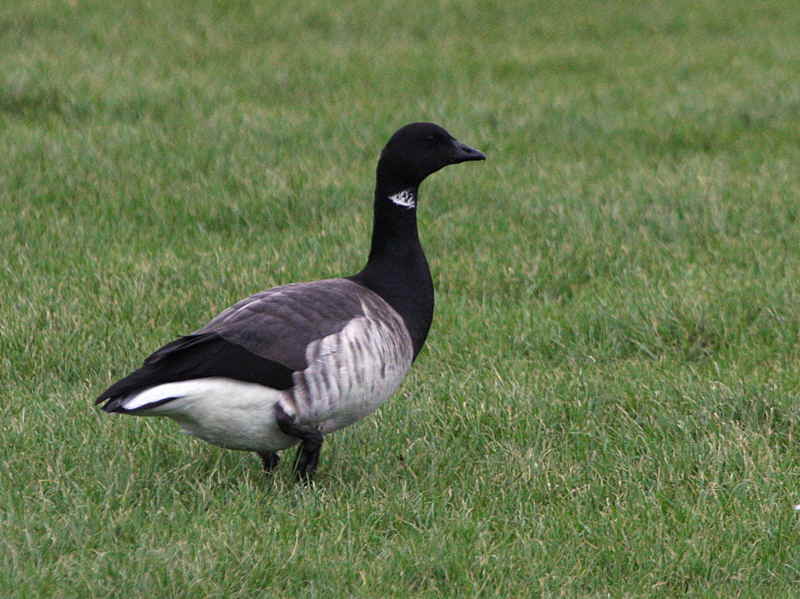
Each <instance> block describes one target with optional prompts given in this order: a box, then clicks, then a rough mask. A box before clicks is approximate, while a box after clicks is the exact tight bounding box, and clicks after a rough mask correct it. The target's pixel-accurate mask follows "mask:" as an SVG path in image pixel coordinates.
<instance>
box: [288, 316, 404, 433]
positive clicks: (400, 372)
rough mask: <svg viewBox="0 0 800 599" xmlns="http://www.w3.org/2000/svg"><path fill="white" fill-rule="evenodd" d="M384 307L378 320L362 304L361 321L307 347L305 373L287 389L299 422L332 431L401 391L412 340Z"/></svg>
mask: <svg viewBox="0 0 800 599" xmlns="http://www.w3.org/2000/svg"><path fill="white" fill-rule="evenodd" d="M385 308H386V311H385V312H384V313H382V314H381V315H380V317H378V316H377V315H373V314H372V313H371V312H370V310H369V308H368V307H367V306H366V305H364V304H363V303H362V309H363V311H364V316H361V317H358V318H354V319H353V320H351V321H350V322H349V323H348V324H347V326H346V327H344V328H343V329H342V330H341V331H339V332H338V333H335V334H333V335H328V336H327V337H323V338H322V339H320V340H318V341H315V342H313V343H311V344H310V345H309V346H308V349H307V350H306V360H307V361H308V368H306V369H305V370H304V371H303V372H298V373H295V379H294V380H295V386H294V388H293V389H292V399H293V400H294V402H293V403H294V407H295V410H294V411H295V414H296V416H297V418H298V421H299V422H301V423H304V424H312V425H314V426H317V427H318V428H319V429H320V430H321V431H322V432H324V433H328V432H331V431H335V430H337V429H340V428H342V427H345V426H347V425H349V424H352V423H353V422H356V421H357V420H360V419H361V418H363V417H364V416H366V415H367V414H369V413H371V412H373V411H375V410H376V409H377V408H378V406H380V405H381V404H382V403H383V402H384V401H386V400H387V399H388V398H389V397H390V396H391V395H392V393H394V392H395V390H396V389H397V388H398V387H399V386H400V383H402V382H403V379H404V378H405V376H406V373H407V372H408V370H409V368H410V367H411V360H412V357H413V349H412V344H411V338H410V337H409V336H408V332H407V331H406V328H405V324H404V323H403V321H402V318H401V317H400V316H399V315H398V314H397V313H396V312H395V311H394V310H392V309H391V308H390V307H389V306H388V304H387V305H386V306H385Z"/></svg>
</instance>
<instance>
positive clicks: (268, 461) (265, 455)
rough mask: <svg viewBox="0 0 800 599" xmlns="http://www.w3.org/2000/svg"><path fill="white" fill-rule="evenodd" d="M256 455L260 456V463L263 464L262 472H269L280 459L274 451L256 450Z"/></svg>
mask: <svg viewBox="0 0 800 599" xmlns="http://www.w3.org/2000/svg"><path fill="white" fill-rule="evenodd" d="M256 453H257V454H258V456H259V457H260V458H261V463H262V464H264V472H266V473H267V474H269V473H270V472H272V471H273V470H274V469H275V467H276V466H277V465H278V462H280V461H281V459H280V458H279V457H278V454H277V453H275V452H274V451H257V452H256Z"/></svg>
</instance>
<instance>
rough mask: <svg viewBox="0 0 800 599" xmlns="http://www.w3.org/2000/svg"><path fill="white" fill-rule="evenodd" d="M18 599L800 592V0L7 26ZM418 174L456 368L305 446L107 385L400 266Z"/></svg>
mask: <svg viewBox="0 0 800 599" xmlns="http://www.w3.org/2000/svg"><path fill="white" fill-rule="evenodd" d="M0 32H2V35H0V52H1V53H2V54H1V55H2V57H3V61H2V64H3V68H2V69H0V149H1V150H2V158H1V159H0V267H1V268H0V289H1V290H2V296H3V301H2V303H1V304H0V390H1V392H0V393H1V395H0V431H2V432H1V433H0V435H1V437H0V596H2V597H14V598H16V597H20V598H26V599H27V598H32V597H65V598H71V597H187V598H188V597H192V598H194V597H210V598H225V599H234V598H250V597H253V598H255V597H259V598H261V597H359V598H373V597H374V598H379V597H380V598H383V597H412V596H413V597H437V598H438V597H502V598H511V597H513V598H517V597H591V598H594V597H598V598H599V597H725V598H731V597H758V598H765V597H770V598H780V597H797V596H798V593H800V550H798V546H799V545H800V512H796V511H795V510H794V509H793V507H794V505H795V504H800V444H799V443H798V441H800V439H798V437H800V401H798V400H799V399H800V344H799V343H798V341H799V335H800V285H799V284H798V280H799V279H800V223H798V219H799V218H800V43H798V32H800V10H798V7H797V4H796V2H792V1H789V0H784V1H779V0H764V1H759V2H752V1H751V0H706V1H703V2H694V1H692V2H690V1H688V0H675V1H667V0H656V1H654V2H647V3H639V2H627V1H624V0H609V1H603V2H601V1H599V0H597V1H590V0H583V1H578V0H565V1H562V2H552V1H545V0H540V1H536V2H522V1H519V0H503V1H500V0H482V1H477V0H459V1H457V2H456V1H448V0H442V1H430V0H429V1H425V2H420V1H417V0H411V1H409V2H397V1H390V2H385V3H377V4H376V3H374V2H367V1H365V0H352V1H345V2H340V3H336V4H331V3H327V2H322V1H321V0H312V1H309V2H303V3H288V2H275V1H270V2H256V1H247V0H239V1H225V2H222V1H212V0H192V1H188V0H183V1H175V2H164V3H159V2H152V1H144V0H129V1H126V2H106V1H101V0H31V1H27V2H12V1H9V0H6V1H2V2H0ZM415 120H433V121H436V122H439V123H441V124H442V125H444V126H445V127H447V128H448V129H449V130H450V131H451V132H452V133H453V134H455V135H456V136H457V137H458V138H459V139H461V140H462V141H464V142H466V143H469V144H471V145H474V146H476V147H478V148H480V149H481V150H483V151H484V152H486V154H487V155H488V157H489V160H488V161H487V162H485V163H482V164H470V165H464V166H459V167H453V168H449V169H447V170H445V171H443V172H442V173H440V174H437V175H435V176H434V177H432V178H431V180H429V181H427V182H426V183H425V184H424V185H423V188H422V197H421V202H420V211H419V212H420V221H421V222H420V226H421V236H422V238H423V242H424V245H425V248H426V251H427V254H428V258H429V261H430V262H431V267H432V270H433V273H434V279H435V281H436V287H437V312H436V316H435V318H434V324H433V330H432V332H431V336H430V338H429V340H428V344H427V346H426V349H425V350H424V352H423V353H422V354H421V356H420V359H419V360H418V361H417V363H416V364H415V367H414V369H413V372H412V374H411V376H410V377H409V379H408V380H407V381H406V383H405V384H404V385H403V387H402V389H401V391H400V392H399V393H398V394H397V395H396V396H395V397H394V398H393V399H392V400H391V401H390V402H388V403H387V405H386V406H384V407H383V408H382V409H381V410H380V411H379V412H378V413H377V414H376V415H374V416H373V417H370V418H369V419H367V420H365V421H363V422H362V423H360V424H358V425H356V426H353V427H351V428H349V429H346V430H345V431H341V432H339V433H337V434H335V435H333V436H331V437H330V438H329V439H328V442H327V443H326V445H325V447H324V448H323V454H322V465H321V468H320V471H319V473H318V477H317V479H316V483H315V484H314V485H312V486H310V487H303V486H298V485H295V484H294V482H293V480H292V476H291V472H290V468H289V462H290V460H285V462H284V464H283V465H282V466H281V467H280V469H279V470H278V472H277V473H276V474H275V475H274V476H273V477H272V478H271V479H270V480H265V478H264V476H263V474H262V473H261V470H260V462H259V460H258V459H257V457H256V456H254V455H253V454H247V453H239V452H232V451H225V450H222V449H218V448H215V447H212V446H209V445H206V444H204V443H202V442H200V441H198V440H195V439H192V438H189V437H186V436H184V435H181V434H179V432H178V429H177V427H176V426H175V425H174V424H173V423H171V422H170V421H165V420H160V419H141V418H139V419H136V418H124V417H117V418H111V417H108V416H107V415H105V414H103V413H100V412H98V410H96V409H95V408H94V407H93V406H92V400H93V398H94V397H95V395H96V394H97V393H99V392H100V391H101V390H102V389H104V388H105V386H107V385H108V384H109V383H111V382H112V381H113V380H115V379H116V378H118V377H121V376H123V375H125V374H127V373H128V372H129V371H130V370H131V369H133V368H134V367H136V366H137V365H138V364H139V363H140V362H141V360H142V359H143V358H144V357H145V356H146V355H147V354H148V353H149V352H150V351H152V350H154V349H155V348H157V347H158V346H159V345H161V344H162V343H165V342H167V341H169V340H171V339H172V338H173V337H175V336H177V335H180V334H184V333H187V332H189V331H191V330H194V329H195V328H197V327H199V326H200V325H202V324H204V323H205V322H206V320H207V319H209V318H210V317H211V316H213V315H214V314H215V313H216V312H218V311H219V310H221V309H223V308H224V307H226V306H227V305H229V304H231V303H232V302H234V301H235V300H237V299H239V298H241V297H244V296H246V295H248V294H250V293H253V292H256V291H259V290H261V289H264V288H267V287H270V286H273V285H277V284H281V283H288V282H292V281H300V280H312V279H317V278H323V277H328V276H337V275H346V274H351V273H353V272H355V271H356V270H358V269H359V268H360V267H361V266H362V265H363V262H364V261H365V259H366V252H367V248H368V245H369V229H370V224H371V202H372V185H373V176H374V167H375V161H376V159H377V154H378V151H379V150H380V148H381V147H382V145H383V144H384V143H385V141H386V139H387V138H388V136H389V135H390V134H391V133H392V132H393V131H394V130H395V129H396V128H398V127H399V126H401V125H403V124H404V123H406V122H409V121H415Z"/></svg>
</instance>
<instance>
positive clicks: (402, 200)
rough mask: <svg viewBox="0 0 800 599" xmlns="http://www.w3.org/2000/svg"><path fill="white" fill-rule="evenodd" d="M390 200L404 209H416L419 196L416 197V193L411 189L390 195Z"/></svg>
mask: <svg viewBox="0 0 800 599" xmlns="http://www.w3.org/2000/svg"><path fill="white" fill-rule="evenodd" d="M389 199H390V200H392V201H393V202H394V203H395V204H397V205H398V206H402V207H403V208H414V207H416V205H417V196H416V195H414V192H413V191H411V190H410V189H404V190H403V191H398V192H397V193H395V194H393V195H390V196H389Z"/></svg>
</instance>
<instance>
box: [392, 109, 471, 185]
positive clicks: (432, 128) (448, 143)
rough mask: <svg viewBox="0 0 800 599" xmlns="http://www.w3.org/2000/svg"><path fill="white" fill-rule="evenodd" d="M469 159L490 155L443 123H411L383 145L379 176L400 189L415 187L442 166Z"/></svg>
mask: <svg viewBox="0 0 800 599" xmlns="http://www.w3.org/2000/svg"><path fill="white" fill-rule="evenodd" d="M469 160H486V156H485V155H484V154H483V152H481V151H479V150H476V149H475V148H471V147H469V146H468V145H466V144H463V143H461V142H460V141H458V140H457V139H456V138H454V137H453V136H452V135H450V134H449V133H448V132H447V131H446V130H445V129H444V128H443V127H440V126H439V125H436V124H434V123H411V124H409V125H406V126H404V127H401V128H400V129H398V130H397V131H396V132H395V134H394V135H392V137H391V138H390V139H389V141H388V143H387V144H386V146H385V147H384V148H383V151H382V152H381V157H380V160H379V161H378V177H379V179H381V180H383V183H384V184H386V185H388V186H389V187H392V188H395V189H398V190H399V189H404V188H415V187H417V186H418V185H419V184H420V183H422V181H423V179H425V177H427V176H428V175H431V174H433V173H435V172H436V171H438V170H439V169H441V168H444V167H445V166H448V165H450V164H458V163H459V162H467V161H469Z"/></svg>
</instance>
